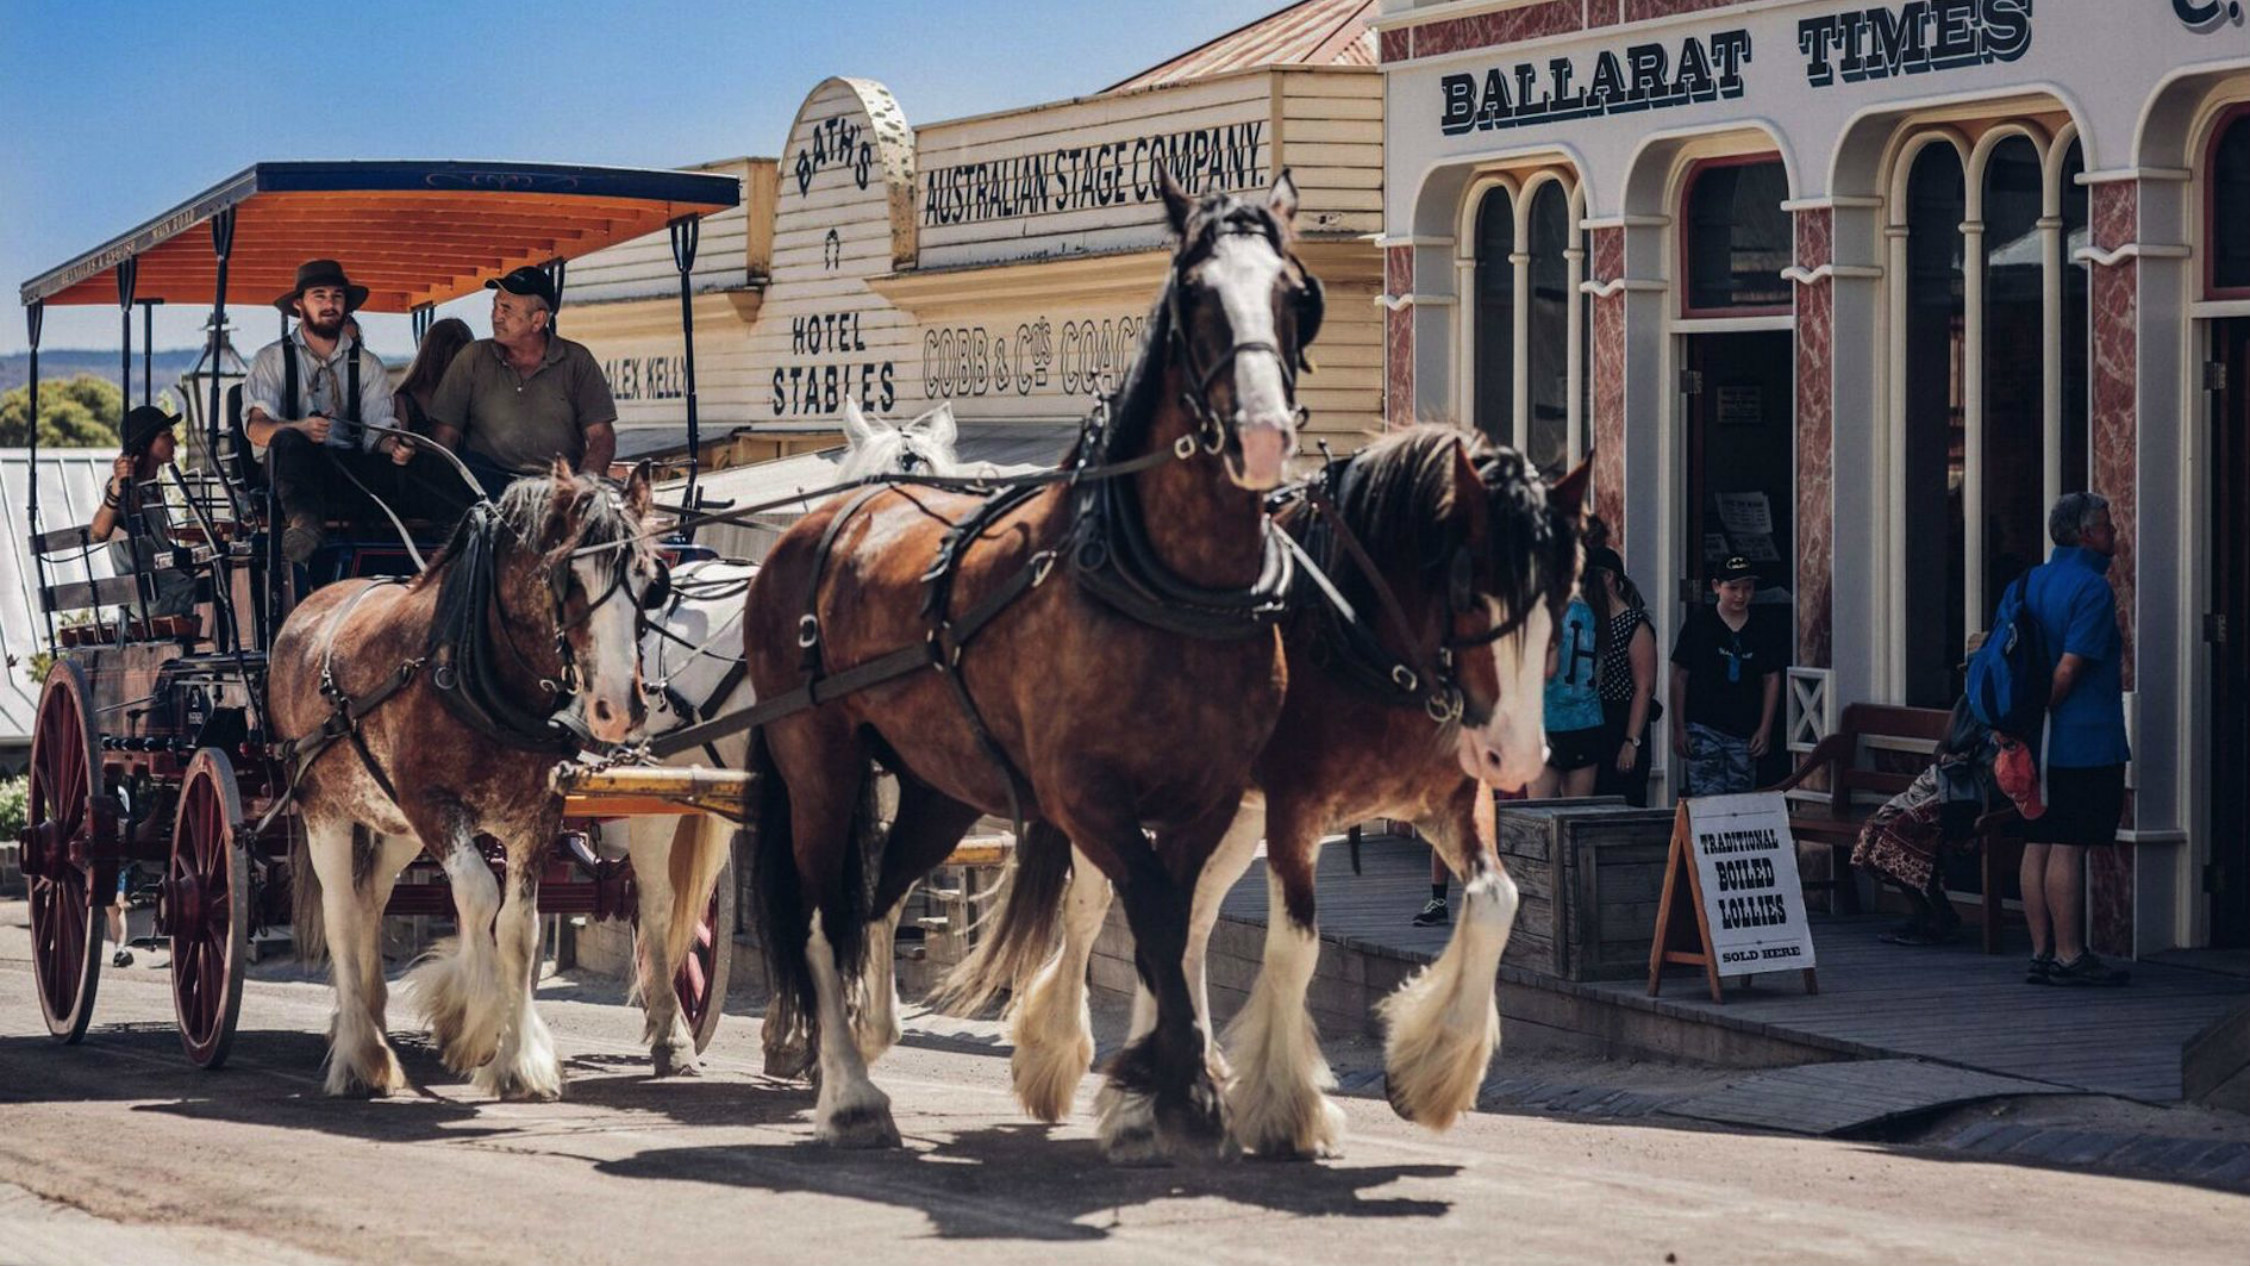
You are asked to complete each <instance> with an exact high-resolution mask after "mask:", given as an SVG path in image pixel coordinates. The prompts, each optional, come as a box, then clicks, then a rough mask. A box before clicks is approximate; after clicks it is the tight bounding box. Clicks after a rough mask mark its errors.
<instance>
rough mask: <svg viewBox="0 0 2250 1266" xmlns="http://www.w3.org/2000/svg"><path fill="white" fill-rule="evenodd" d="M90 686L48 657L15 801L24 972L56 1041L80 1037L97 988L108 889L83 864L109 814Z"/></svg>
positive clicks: (95, 870)
mask: <svg viewBox="0 0 2250 1266" xmlns="http://www.w3.org/2000/svg"><path fill="white" fill-rule="evenodd" d="M92 696H93V692H92V690H91V689H90V688H89V687H88V686H87V684H86V674H85V670H83V669H81V668H80V667H79V666H78V665H77V664H75V663H72V662H71V661H70V660H67V659H58V660H56V661H55V662H54V666H53V667H52V668H51V669H50V670H49V671H48V673H47V685H46V689H45V690H43V691H42V692H41V693H40V695H39V720H38V722H37V723H36V726H35V728H34V729H33V730H32V734H31V788H30V796H29V799H28V802H27V803H26V804H25V806H24V821H25V823H26V826H25V828H24V833H23V844H24V849H23V863H24V875H25V878H27V879H28V880H30V883H31V968H32V975H33V977H34V978H35V979H36V981H37V983H38V986H39V1010H40V1013H41V1014H42V1015H44V1016H45V1017H46V1019H47V1031H48V1032H49V1033H52V1034H54V1035H55V1036H56V1037H58V1038H60V1039H62V1040H63V1041H65V1042H75V1041H77V1040H78V1039H80V1038H82V1037H84V1036H86V1023H87V1021H89V1020H91V1019H92V1018H93V1014H94V991H95V989H96V987H97V986H99V985H100V984H101V971H102V955H101V949H102V918H101V912H102V907H104V906H106V905H108V904H109V902H110V898H111V896H112V895H113V894H112V893H111V892H106V891H103V889H104V888H105V887H108V886H109V885H105V884H103V883H101V882H99V881H100V880H101V879H102V878H103V877H104V875H105V873H107V874H109V875H111V876H112V877H111V878H110V883H111V884H114V883H115V882H116V880H115V878H114V872H110V871H109V868H108V867H104V866H98V865H96V864H95V863H94V861H93V852H94V842H95V840H97V839H103V840H106V839H108V838H109V837H110V836H112V835H114V833H115V826H116V822H115V815H114V814H111V813H109V812H107V810H106V806H105V804H104V802H103V801H101V800H98V799H96V798H95V796H94V771H95V770H97V769H100V768H101V757H100V754H99V753H98V752H97V751H96V750H95V739H94V728H93V723H92V719H93V708H92V706H91V705H92V701H93V698H92Z"/></svg>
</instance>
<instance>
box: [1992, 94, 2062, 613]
mask: <svg viewBox="0 0 2250 1266" xmlns="http://www.w3.org/2000/svg"><path fill="white" fill-rule="evenodd" d="M2046 189H2047V181H2046V172H2045V164H2044V163H2042V162H2041V161H2040V154H2039V148H2038V146H2036V145H2033V144H2032V143H2031V138H2029V137H2026V136H2011V137H2009V138H2008V139H2006V140H2004V141H2002V142H2000V144H1999V145H1998V146H1997V147H1995V148H1994V149H1993V150H1992V152H1991V154H1990V156H1989V157H1987V158H1986V159H1985V163H1984V172H1983V195H1984V198H1983V202H1984V295H1983V299H1984V303H1983V308H1984V311H1983V313H1982V321H1981V327H1982V335H1983V340H1982V341H1983V344H1984V355H1983V361H1984V389H1983V392H1982V396H1983V401H1984V412H1983V416H1982V419H1981V422H1980V424H1979V426H1980V437H1981V439H1982V440H1983V444H1982V446H1981V448H1980V450H1979V453H1978V463H1977V464H1978V469H1979V475H1978V483H1979V486H1980V488H1981V491H1982V493H1983V496H1982V497H1981V499H1980V500H1981V508H1980V514H1979V516H1978V518H1979V522H1980V524H1981V526H1982V528H1983V531H1982V532H1981V533H1980V535H1981V536H1982V537H1983V541H1982V552H1983V560H1984V566H1983V568H1982V571H1983V573H1984V574H1983V582H1984V583H1983V586H1982V588H1983V595H1982V598H1981V599H1980V600H1979V602H1978V604H1977V609H1978V611H1979V612H1980V613H1988V612H1990V611H1991V610H1992V609H1993V608H1994V607H1995V606H1997V605H1998V604H1999V602H2000V595H2001V593H2002V592H2003V591H2005V590H2006V589H2007V587H2008V584H2009V582H2011V581H2013V580H2014V579H2015V578H2016V577H2017V576H2020V575H2022V574H2023V573H2024V572H2025V571H2027V570H2029V569H2030V568H2031V567H2032V566H2034V565H2035V564H2037V563H2038V562H2039V561H2040V560H2041V559H2042V558H2044V557H2045V555H2046V552H2047V551H2046V549H2045V548H2044V547H2045V544H2046V539H2047V532H2046V522H2047V516H2046V506H2045V504H2044V503H2045V500H2046V498H2045V492H2046V483H2045V476H2046V470H2047V453H2046V438H2047V436H2046V432H2047V422H2046V412H2045V406H2044V403H2043V401H2044V399H2045V394H2046V390H2045V382H2046V366H2047V360H2046V352H2047V335H2046V311H2047V305H2046V277H2047V243H2046V235H2045V234H2044V233H2043V232H2042V231H2041V228H2040V218H2041V215H2040V212H2041V207H2042V204H2043V200H2044V198H2045V196H2046Z"/></svg>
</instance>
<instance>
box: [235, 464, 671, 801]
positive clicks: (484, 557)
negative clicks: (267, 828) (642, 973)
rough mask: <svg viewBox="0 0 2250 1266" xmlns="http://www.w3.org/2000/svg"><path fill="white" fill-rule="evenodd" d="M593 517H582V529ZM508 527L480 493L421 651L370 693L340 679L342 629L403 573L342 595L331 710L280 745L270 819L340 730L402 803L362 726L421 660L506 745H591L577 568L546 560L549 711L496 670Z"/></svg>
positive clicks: (329, 649)
mask: <svg viewBox="0 0 2250 1266" xmlns="http://www.w3.org/2000/svg"><path fill="white" fill-rule="evenodd" d="M587 526H588V525H586V524H581V525H580V529H579V530H580V532H581V533H582V534H583V533H584V532H585V531H586V530H587ZM508 530H509V529H508V526H507V524H506V522H505V521H504V520H502V519H501V518H500V516H499V512H498V511H497V510H496V509H494V507H493V506H492V504H491V503H490V502H485V501H480V502H477V503H476V504H475V505H473V506H471V507H470V509H469V513H468V515H467V516H466V517H464V518H463V519H462V521H461V524H460V526H459V527H457V528H456V529H455V530H454V538H453V541H452V544H451V546H450V547H449V558H450V564H449V566H448V567H447V569H446V574H445V577H444V579H443V580H441V581H440V582H439V588H438V604H437V614H436V618H435V619H434V620H433V621H432V622H431V625H430V634H429V639H428V641H427V642H426V643H425V649H424V652H423V653H422V654H421V655H418V656H416V657H414V658H413V659H409V660H407V661H405V662H404V663H402V664H400V665H399V666H398V667H397V668H396V669H395V670H393V671H392V672H391V674H390V675H389V676H387V677H385V678H384V679H383V680H382V681H381V683H379V684H378V685H377V686H376V687H375V688H374V689H373V690H371V691H368V692H367V693H365V694H361V695H356V696H355V695H349V694H347V693H345V691H344V690H343V688H342V687H341V686H339V685H338V684H337V682H336V673H335V659H336V642H337V635H338V634H339V633H340V632H341V631H342V629H343V627H344V625H345V624H346V623H347V622H348V621H349V620H350V618H351V613H352V612H353V610H355V609H356V608H357V607H358V606H359V604H360V603H361V602H363V601H365V600H366V598H367V596H368V595H369V594H372V593H374V592H376V591H377V590H378V589H381V588H385V587H388V586H393V585H402V584H405V583H407V582H406V581H405V580H403V579H398V578H385V579H381V580H378V581H376V582H374V583H373V584H370V585H368V586H367V587H366V588H364V589H362V590H360V591H359V592H358V593H355V594H353V595H352V596H351V597H350V598H348V599H346V600H345V602H344V605H343V606H342V607H340V608H338V609H337V612H336V614H335V615H334V616H332V617H330V619H329V623H328V628H327V631H326V635H325V640H324V644H323V646H322V648H321V655H320V687H319V688H320V694H321V697H322V698H323V699H326V700H327V701H328V704H329V714H328V716H327V718H326V719H325V720H323V721H322V722H321V725H320V728H319V729H317V730H315V731H313V732H312V733H311V734H308V735H305V736H303V737H301V738H295V739H290V740H287V741H285V742H283V743H282V744H281V745H280V747H279V749H278V752H277V755H278V756H279V757H280V759H281V761H282V762H283V763H284V764H286V765H287V766H288V767H289V782H288V787H289V791H288V794H286V795H283V796H281V797H279V798H278V799H277V801H276V803H275V805H274V807H273V809H271V810H269V811H268V814H267V817H268V819H269V820H270V818H271V817H272V816H273V815H274V814H275V813H278V812H279V811H280V809H281V808H282V807H283V806H284V805H286V804H287V803H288V802H289V801H290V800H291V799H293V798H294V797H295V794H296V787H297V783H298V780H299V779H300V778H302V777H303V776H304V772H305V771H306V770H307V769H309V768H311V767H312V764H313V762H314V761H316V760H318V759H319V758H320V757H321V755H322V754H323V753H325V752H326V751H327V750H328V749H329V748H330V747H333V746H334V745H335V744H336V742H337V740H339V739H343V740H348V741H349V742H350V743H351V745H352V750H353V751H354V752H356V753H357V754H358V756H359V761H360V765H361V766H362V767H363V768H365V769H366V771H367V774H368V776H369V777H370V778H372V779H374V780H375V785H376V786H377V787H379V788H381V789H382V792H383V794H384V796H386V797H387V798H389V799H390V801H391V802H392V803H393V804H396V803H398V799H399V796H398V788H397V786H396V784H394V783H393V782H392V781H391V777H390V774H389V773H388V772H387V771H386V770H385V769H384V768H383V764H382V762H381V761H380V760H378V759H377V758H376V756H375V752H374V749H372V748H370V747H369V746H368V745H367V740H366V738H365V736H364V735H363V734H362V733H361V727H362V725H363V724H364V722H365V721H366V719H367V717H368V716H369V715H371V714H372V713H373V712H374V711H375V710H376V709H377V708H379V707H381V706H382V705H383V704H385V703H387V702H389V701H390V700H391V699H393V698H395V697H397V696H398V695H399V694H400V693H401V692H402V691H404V690H405V689H406V688H407V687H408V686H410V685H412V684H413V682H414V679H415V678H416V677H417V676H419V675H420V674H421V673H422V671H423V670H424V669H428V671H429V675H430V684H431V685H432V686H433V687H435V688H436V690H437V692H438V698H439V700H440V701H441V702H442V703H443V704H444V705H445V709H446V712H447V713H448V714H449V715H451V716H452V717H453V719H454V720H455V721H457V722H459V723H460V724H461V725H463V726H464V727H466V728H468V729H470V730H473V731H475V732H476V733H478V734H480V735H482V736H483V737H485V738H487V739H490V740H492V741H494V742H497V743H499V744H501V745H502V746H504V747H507V748H510V749H512V750H515V751H523V752H541V753H551V754H553V755H555V756H557V757H567V756H571V755H575V754H576V753H577V752H578V751H580V750H581V749H583V748H585V747H587V746H590V745H591V743H592V736H591V735H590V734H589V733H588V732H587V731H586V729H585V726H584V724H583V723H582V722H580V721H579V720H578V719H577V718H576V717H575V716H572V715H570V714H569V711H568V709H569V705H570V703H571V701H572V700H573V699H574V698H576V697H577V694H578V688H579V684H580V675H579V671H578V661H577V655H576V653H575V652H574V651H573V650H572V649H571V646H570V639H569V631H570V629H571V628H572V627H574V625H575V623H577V622H574V621H571V620H570V619H568V617H567V614H566V611H565V603H566V601H567V600H568V597H569V592H570V585H571V577H572V574H573V570H572V569H571V568H570V567H567V566H565V567H560V568H552V569H549V570H548V571H547V573H546V576H545V580H546V586H547V592H548V597H549V601H550V602H551V604H552V607H551V616H552V623H553V625H554V631H555V642H554V649H555V654H556V657H557V659H558V661H559V663H560V665H561V667H560V669H559V670H558V671H557V673H556V674H555V675H553V676H540V677H539V678H538V682H539V687H540V689H541V690H542V691H543V692H544V693H545V694H546V696H547V697H548V699H549V700H550V701H551V707H550V710H549V711H547V712H544V713H543V712H540V711H539V710H538V709H537V708H536V707H535V706H534V707H526V706H524V705H523V704H521V703H518V702H517V701H516V700H514V699H513V698H511V697H509V695H508V692H507V691H506V689H505V688H504V687H503V686H502V684H501V681H500V679H499V672H498V665H497V663H496V660H497V654H496V648H495V647H494V646H493V645H492V641H493V639H492V630H491V627H490V621H489V619H488V618H487V613H488V612H489V611H490V609H491V607H492V605H493V603H494V602H495V601H496V598H495V595H494V593H493V587H494V583H495V581H496V579H497V576H498V572H499V557H498V554H499V536H500V533H501V532H503V531H508ZM573 544H574V545H575V544H577V542H573ZM625 572H626V566H625V564H624V563H623V562H620V563H619V564H618V565H617V566H616V567H615V568H614V569H613V570H612V573H611V579H610V584H609V585H608V587H607V588H605V589H604V590H603V591H602V593H601V594H600V595H599V596H597V597H595V598H593V599H592V600H591V601H590V602H589V603H588V607H587V613H586V616H585V617H583V619H591V618H592V617H593V612H594V611H595V610H598V609H599V608H600V607H601V605H602V604H603V603H605V602H608V601H609V600H610V599H611V598H613V597H614V596H616V594H617V593H618V591H619V590H621V589H622V588H623V587H624V576H625ZM669 591H670V578H669V573H660V574H659V577H658V580H657V582H656V583H655V584H652V585H651V586H650V588H649V591H648V593H647V594H645V595H643V597H642V601H643V602H644V603H661V602H662V601H663V600H664V598H665V597H666V596H667V595H668V594H669ZM502 633H503V637H504V639H505V644H506V645H507V647H508V650H509V651H510V653H511V654H512V656H513V657H514V660H515V662H516V663H517V664H518V665H519V666H521V667H523V668H525V669H526V670H530V665H529V663H528V661H526V660H525V658H524V656H523V652H522V649H521V648H519V647H518V646H517V645H516V644H515V636H514V634H513V633H512V632H510V631H508V630H507V629H506V628H505V626H503V630H502Z"/></svg>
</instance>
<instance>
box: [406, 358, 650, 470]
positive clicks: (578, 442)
mask: <svg viewBox="0 0 2250 1266" xmlns="http://www.w3.org/2000/svg"><path fill="white" fill-rule="evenodd" d="M430 418H431V420H432V421H434V422H436V423H438V424H439V425H441V426H449V427H452V428H453V429H454V430H456V431H459V432H460V433H461V434H462V436H463V437H464V439H463V443H464V444H465V445H466V447H467V448H468V450H469V451H470V452H472V453H475V454H477V455H478V456H480V457H483V458H485V459H487V460H488V461H491V462H492V463H493V464H495V465H497V466H500V467H501V468H503V469H506V470H511V471H514V472H515V473H517V474H519V475H536V474H541V473H543V472H545V471H546V470H547V468H548V466H549V465H550V464H551V463H553V461H554V459H555V458H557V457H561V458H563V459H565V460H566V461H568V462H569V463H570V464H571V465H572V466H573V467H576V466H577V465H578V461H579V459H580V458H582V457H584V456H585V455H586V428H587V427H590V426H600V425H602V424H603V423H605V422H615V421H617V403H616V402H615V401H614V400H612V399H611V398H610V394H609V382H608V380H607V379H605V378H603V377H602V367H601V366H600V365H599V364H596V363H595V361H594V354H593V353H592V352H589V351H587V350H586V345H585V344H584V343H573V342H571V341H570V340H569V339H566V338H560V337H557V336H554V335H549V336H548V338H547V356H546V358H545V359H544V360H542V361H540V362H539V367H538V368H537V369H534V370H532V371H531V373H530V375H529V376H525V375H521V374H518V373H517V372H516V370H515V366H513V365H510V364H509V363H508V353H507V349H505V348H503V347H501V346H500V345H499V344H498V343H495V342H493V341H492V340H491V339H488V338H483V339H478V340H477V341H476V342H474V343H471V344H469V345H468V346H467V347H464V348H462V349H461V352H460V354H459V355H457V356H455V357H454V358H453V363H452V364H451V365H448V366H447V367H446V370H445V377H444V378H443V379H441V380H440V381H439V382H438V389H437V395H436V396H434V397H432V398H431V400H430Z"/></svg>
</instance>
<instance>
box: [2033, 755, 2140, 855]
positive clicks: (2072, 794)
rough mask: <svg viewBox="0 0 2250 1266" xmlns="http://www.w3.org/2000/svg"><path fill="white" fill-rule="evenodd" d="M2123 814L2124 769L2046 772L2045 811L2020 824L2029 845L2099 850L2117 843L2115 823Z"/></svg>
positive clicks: (2109, 766)
mask: <svg viewBox="0 0 2250 1266" xmlns="http://www.w3.org/2000/svg"><path fill="white" fill-rule="evenodd" d="M2124 813H2125V767H2124V766H2123V765H2101V766H2097V767H2095V768H2092V769H2054V768H2049V769H2048V771H2047V811H2046V812H2045V813H2043V814H2040V815H2039V816H2038V817H2036V818H2033V819H2032V820H2031V821H2029V822H2026V823H2025V824H2024V835H2023V837H2024V840H2025V841H2026V842H2027V843H2032V844H2075V845H2081V846H2086V847H2099V846H2102V845H2106V844H2115V843H2116V842H2117V822H2118V819H2119V818H2121V817H2123V816H2124Z"/></svg>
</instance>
